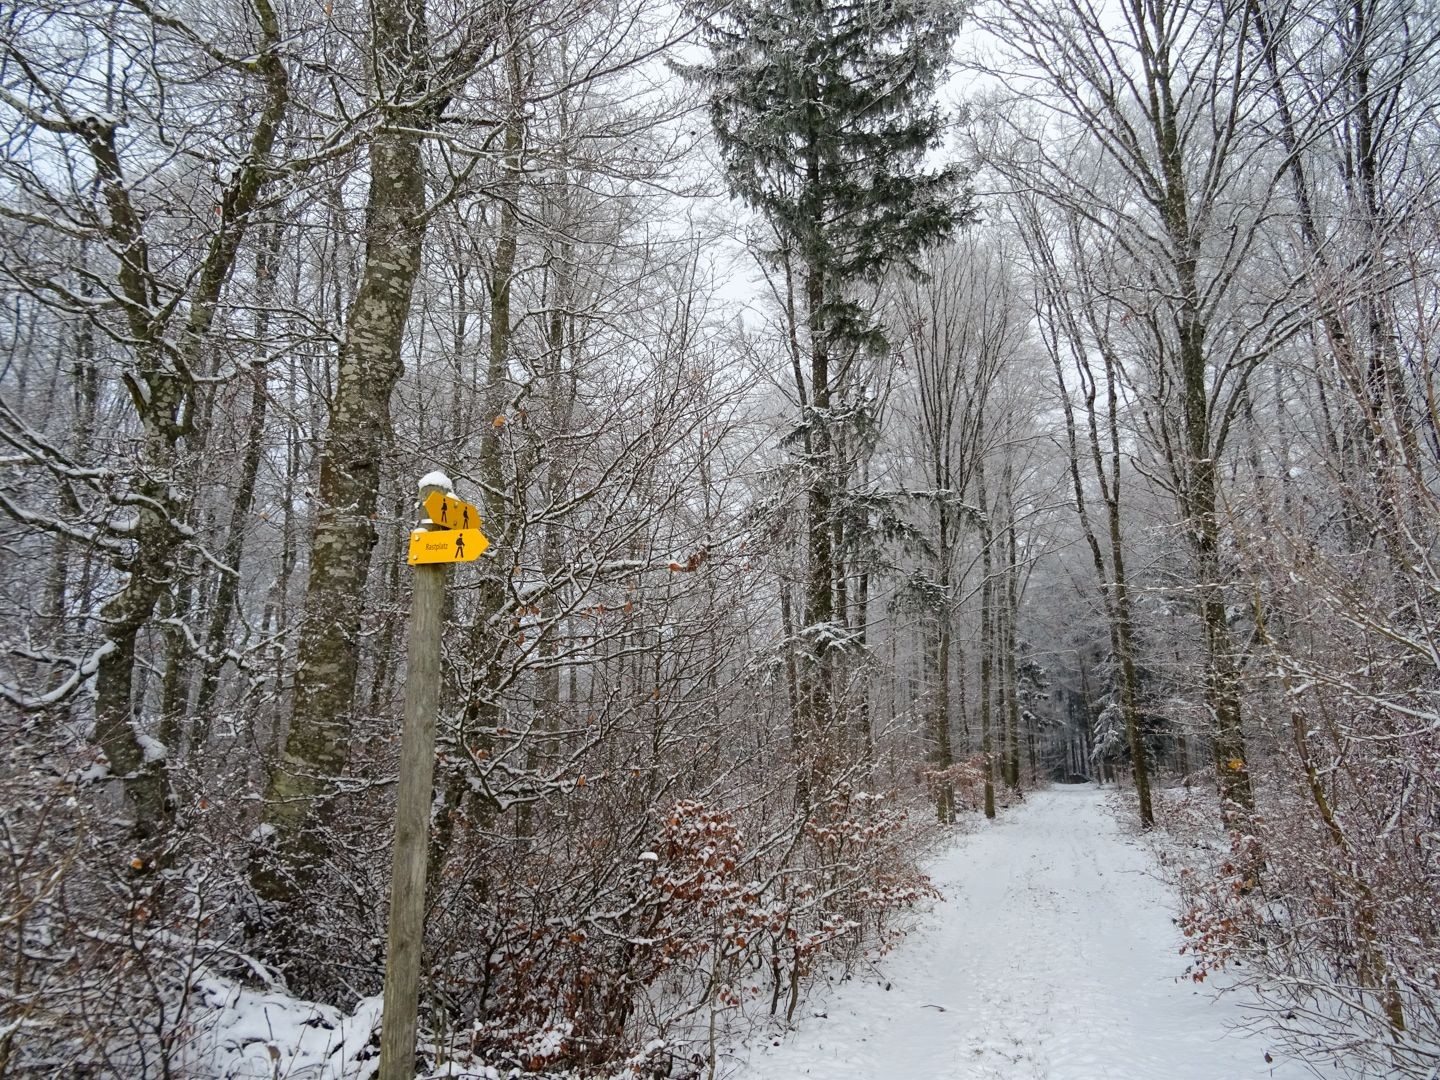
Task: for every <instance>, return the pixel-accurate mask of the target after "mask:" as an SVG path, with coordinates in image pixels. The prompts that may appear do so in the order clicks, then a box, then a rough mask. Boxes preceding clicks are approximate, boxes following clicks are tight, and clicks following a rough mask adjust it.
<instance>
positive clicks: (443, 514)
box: [440, 502, 450, 525]
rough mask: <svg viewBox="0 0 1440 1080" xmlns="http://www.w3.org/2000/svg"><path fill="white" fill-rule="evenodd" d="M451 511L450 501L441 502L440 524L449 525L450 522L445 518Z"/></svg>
mask: <svg viewBox="0 0 1440 1080" xmlns="http://www.w3.org/2000/svg"><path fill="white" fill-rule="evenodd" d="M449 513H450V504H449V503H444V502H442V503H441V504H440V524H441V525H448V524H449V522H448V521H446V520H445V518H446V517H447V516H448V515H449Z"/></svg>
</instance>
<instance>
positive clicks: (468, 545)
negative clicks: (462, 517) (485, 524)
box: [407, 519, 490, 566]
mask: <svg viewBox="0 0 1440 1080" xmlns="http://www.w3.org/2000/svg"><path fill="white" fill-rule="evenodd" d="M432 520H433V519H432ZM489 546H490V541H489V540H487V539H486V538H485V534H484V533H482V532H481V531H480V530H479V529H446V530H440V531H436V530H430V529H416V530H415V531H414V532H412V533H411V534H410V558H409V559H408V560H407V561H408V562H409V563H410V565H411V566H415V565H416V564H418V563H437V562H474V561H475V560H476V559H478V558H479V557H480V556H481V555H483V554H484V553H485V549H486V548H488V547H489Z"/></svg>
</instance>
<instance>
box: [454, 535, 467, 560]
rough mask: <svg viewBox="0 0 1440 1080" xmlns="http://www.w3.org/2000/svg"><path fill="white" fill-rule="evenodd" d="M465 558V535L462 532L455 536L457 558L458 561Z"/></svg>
mask: <svg viewBox="0 0 1440 1080" xmlns="http://www.w3.org/2000/svg"><path fill="white" fill-rule="evenodd" d="M464 557H465V534H464V533H463V532H462V533H456V534H455V558H457V559H463V558H464Z"/></svg>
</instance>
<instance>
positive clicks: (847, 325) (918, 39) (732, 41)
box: [685, 0, 970, 772]
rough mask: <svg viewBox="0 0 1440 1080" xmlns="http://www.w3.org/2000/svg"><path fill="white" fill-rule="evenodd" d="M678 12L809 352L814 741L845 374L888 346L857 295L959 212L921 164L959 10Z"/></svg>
mask: <svg viewBox="0 0 1440 1080" xmlns="http://www.w3.org/2000/svg"><path fill="white" fill-rule="evenodd" d="M689 11H690V13H691V14H692V15H693V16H694V17H695V18H696V19H697V20H698V22H699V23H700V32H701V37H702V40H703V41H704V43H705V45H706V46H707V47H708V49H709V54H710V55H709V58H708V60H707V61H705V62H702V63H699V64H695V65H693V66H690V67H688V68H686V69H685V73H686V74H687V75H688V76H689V77H690V78H691V79H693V80H694V81H696V82H698V83H699V84H700V85H701V86H703V87H704V88H705V89H706V90H707V91H708V94H709V109H710V119H711V124H712V126H713V128H714V131H715V136H716V140H717V142H718V145H719V150H720V154H721V159H722V165H723V168H724V172H725V176H726V180H727V182H728V184H729V187H730V191H731V193H732V194H733V195H734V196H735V197H737V198H739V199H741V200H742V201H743V202H745V203H746V204H748V205H749V206H750V207H752V208H753V209H755V210H756V211H757V212H759V214H760V215H761V216H762V217H763V218H764V219H765V221H766V222H767V223H768V224H769V226H770V228H771V229H772V230H773V233H774V236H775V239H776V244H775V248H774V250H772V251H769V252H766V253H765V254H766V255H767V256H769V257H770V258H772V259H774V260H775V261H776V262H777V263H779V264H781V265H783V266H784V267H785V268H786V279H787V281H789V282H791V283H792V296H791V300H792V303H793V306H794V307H795V308H798V311H797V312H796V317H795V322H796V324H798V325H797V326H796V327H795V329H796V331H797V334H798V333H800V332H801V331H803V336H804V344H803V345H802V346H801V349H803V350H804V351H806V352H808V362H809V372H808V379H807V378H806V376H805V373H804V372H803V371H802V370H801V360H800V355H799V354H798V353H797V356H796V372H795V378H796V396H797V399H798V401H799V405H800V409H801V424H800V428H799V431H798V432H797V433H796V436H795V438H794V440H793V441H794V444H795V445H796V446H797V447H799V448H800V449H801V453H802V455H803V456H802V464H803V467H804V469H805V488H806V493H807V501H808V514H807V522H806V537H807V543H806V546H807V557H808V567H807V587H806V598H805V623H806V626H805V628H804V631H803V633H804V635H805V637H806V639H807V640H806V642H805V646H806V648H805V652H806V655H807V657H808V659H809V663H808V664H807V668H808V670H807V673H806V676H807V677H806V687H805V693H804V694H803V695H802V700H801V702H800V710H799V711H800V716H799V717H797V721H798V722H799V723H801V724H802V726H804V727H806V728H809V729H810V731H811V733H812V734H818V733H819V728H820V727H821V726H829V725H827V721H826V717H827V715H828V714H829V713H830V711H831V703H830V694H829V682H830V679H829V667H830V662H829V657H828V656H827V654H828V653H829V652H830V651H831V649H832V647H833V646H834V644H835V642H836V641H838V640H843V639H844V638H845V637H846V630H845V627H844V625H843V624H844V622H845V612H844V611H843V610H842V611H838V612H837V611H836V610H835V609H836V603H835V595H836V584H837V581H838V579H839V576H840V575H839V573H838V569H837V565H836V563H837V551H836V548H837V544H836V539H837V536H836V533H837V528H836V522H837V520H839V511H840V507H839V506H838V505H837V504H838V501H839V500H840V499H843V497H844V489H845V477H844V475H843V473H844V466H843V464H842V460H843V458H844V455H842V454H840V453H838V452H837V447H838V446H840V445H842V444H843V443H844V442H845V441H846V436H845V433H844V432H843V431H842V430H841V428H842V426H844V425H846V424H849V423H851V422H852V421H855V420H859V421H862V422H868V421H869V419H871V418H870V417H868V416H866V415H862V414H863V413H864V412H865V407H866V406H865V402H864V400H863V396H861V395H856V401H855V402H854V403H851V402H850V401H848V393H847V390H848V386H847V382H848V381H847V379H846V374H847V368H849V367H850V366H851V365H850V361H851V360H853V359H854V358H855V357H856V356H858V355H860V354H861V353H863V352H865V351H878V350H882V349H883V347H884V340H883V337H882V334H881V331H880V329H879V327H878V324H877V322H876V320H875V319H874V317H873V314H872V312H871V311H870V310H869V309H868V308H867V306H866V305H865V303H864V302H863V300H862V298H861V295H860V292H859V290H860V288H861V287H862V286H864V285H865V284H873V283H877V282H879V281H880V280H881V279H883V278H884V277H885V275H886V274H887V273H888V272H890V271H891V270H893V269H896V268H899V269H904V270H910V269H913V260H914V258H915V256H916V255H917V254H918V253H919V252H920V251H921V250H922V249H924V248H925V247H926V246H927V245H929V244H931V243H934V242H935V241H937V240H939V239H942V238H943V237H945V236H946V235H948V234H949V233H950V232H951V231H952V230H953V229H954V228H955V227H956V226H958V225H959V224H961V223H963V222H964V221H965V219H966V218H967V217H968V216H969V213H970V211H969V201H968V198H967V197H966V195H965V193H964V192H963V190H962V180H963V177H962V175H961V173H960V172H959V170H958V169H956V168H954V167H948V168H943V169H939V170H927V169H926V168H924V162H923V158H924V156H925V154H926V152H927V151H929V150H931V149H933V148H935V147H936V146H937V145H938V143H939V141H940V139H941V136H942V133H943V123H944V121H943V117H942V115H941V113H940V111H939V109H938V108H937V107H936V106H935V104H934V101H933V92H934V89H935V87H936V84H937V82H938V80H939V78H940V77H941V75H942V74H943V72H944V70H945V68H946V65H947V62H948V59H949V55H950V43H951V40H952V38H953V37H954V34H955V32H956V30H957V28H958V24H959V9H958V8H957V7H956V6H955V5H948V4H947V5H940V4H932V3H926V2H924V0H859V2H856V3H846V4H838V3H827V0H782V2H780V3H774V2H769V0H737V2H721V0H691V3H690V5H689ZM797 277H798V279H799V280H798V282H797V281H796V278H797ZM794 293H798V294H799V295H798V296H796V295H793V294H794ZM807 383H808V385H807ZM852 404H853V405H854V406H855V407H851V405H852ZM842 542H843V541H842ZM836 624H840V625H838V626H837V625H836ZM820 742H821V744H823V743H824V742H825V740H820ZM819 752H820V753H823V752H824V751H823V750H821V751H819ZM821 771H822V772H823V768H822V770H821Z"/></svg>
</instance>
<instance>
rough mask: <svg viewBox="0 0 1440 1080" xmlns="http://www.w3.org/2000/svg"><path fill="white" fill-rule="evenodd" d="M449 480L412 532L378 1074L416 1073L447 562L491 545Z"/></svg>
mask: <svg viewBox="0 0 1440 1080" xmlns="http://www.w3.org/2000/svg"><path fill="white" fill-rule="evenodd" d="M449 489H450V479H449V477H447V476H445V475H444V474H443V473H438V472H434V473H430V474H428V475H427V476H425V477H424V478H422V479H421V481H420V504H421V506H422V508H423V509H424V512H425V514H426V517H427V518H428V519H429V520H427V521H426V522H425V523H424V524H423V525H422V526H421V527H420V528H418V529H416V530H414V531H412V532H411V534H410V555H409V562H410V564H411V565H412V566H413V567H414V568H415V580H414V592H413V597H412V599H411V606H410V643H409V652H408V661H407V667H406V672H405V724H404V727H403V729H402V730H401V736H400V738H401V742H400V776H399V782H398V784H397V786H396V791H395V853H394V859H393V864H392V866H393V868H392V870H391V876H390V920H389V926H388V929H387V932H386V947H385V1002H384V1013H383V1015H382V1018H381V1022H380V1077H379V1080H414V1077H415V1027H416V1014H417V1012H418V1008H419V998H420V960H421V953H422V951H423V949H424V945H425V870H426V866H425V863H426V858H427V856H428V854H429V850H430V802H431V797H432V795H433V790H434V783H435V721H436V715H437V714H438V712H439V709H440V633H441V612H442V610H443V608H444V606H445V574H446V564H448V563H452V562H470V561H471V560H473V559H476V558H478V557H479V556H480V554H481V553H482V552H483V551H484V550H485V548H486V547H488V546H489V542H488V541H487V540H486V539H485V536H484V535H483V534H482V533H481V532H480V530H479V529H478V528H466V529H453V528H450V527H449V526H450V523H451V522H455V523H459V522H460V521H461V520H463V521H464V522H465V523H466V524H467V525H468V524H471V523H474V524H475V525H478V524H479V522H480V515H479V512H478V511H477V510H476V509H475V507H473V506H471V505H470V504H469V503H464V502H461V501H460V500H459V499H456V498H454V497H453V496H451V495H449V494H447V492H448V491H449Z"/></svg>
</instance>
